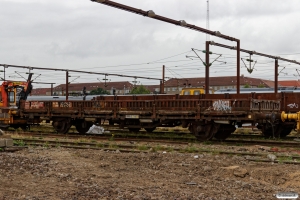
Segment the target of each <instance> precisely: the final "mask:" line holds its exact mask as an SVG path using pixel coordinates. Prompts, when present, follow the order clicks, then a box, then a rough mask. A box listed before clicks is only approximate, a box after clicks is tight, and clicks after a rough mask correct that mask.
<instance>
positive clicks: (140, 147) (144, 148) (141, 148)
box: [137, 145, 149, 151]
mask: <svg viewBox="0 0 300 200" xmlns="http://www.w3.org/2000/svg"><path fill="white" fill-rule="evenodd" d="M137 149H138V150H140V151H146V150H148V149H149V147H147V146H146V145H141V146H138V147H137Z"/></svg>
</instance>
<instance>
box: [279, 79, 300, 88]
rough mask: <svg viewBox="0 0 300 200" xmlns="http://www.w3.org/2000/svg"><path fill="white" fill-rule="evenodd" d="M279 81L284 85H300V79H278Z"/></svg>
mask: <svg viewBox="0 0 300 200" xmlns="http://www.w3.org/2000/svg"><path fill="white" fill-rule="evenodd" d="M278 83H279V84H280V86H283V87H300V81H299V80H287V81H278Z"/></svg>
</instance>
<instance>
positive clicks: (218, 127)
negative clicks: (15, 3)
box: [20, 93, 300, 140]
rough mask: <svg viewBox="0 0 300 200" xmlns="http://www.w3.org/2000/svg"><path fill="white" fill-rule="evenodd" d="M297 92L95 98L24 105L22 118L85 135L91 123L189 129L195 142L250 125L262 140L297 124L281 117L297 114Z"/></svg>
mask: <svg viewBox="0 0 300 200" xmlns="http://www.w3.org/2000/svg"><path fill="white" fill-rule="evenodd" d="M299 100H300V94H298V93H278V94H274V93H268V94H256V93H251V94H200V95H185V96H183V95H124V96H110V95H108V96H99V97H96V98H94V99H93V100H89V101H55V100H52V101H23V102H22V103H21V107H20V115H21V117H23V118H26V119H28V122H30V120H31V119H32V120H33V119H37V118H39V119H45V120H46V121H48V122H50V121H52V124H53V127H54V128H55V129H56V130H57V131H58V132H60V133H66V132H68V130H69V128H70V127H71V126H72V125H75V126H76V128H77V130H78V131H79V132H80V133H85V132H86V131H87V130H88V129H89V128H90V126H91V125H92V123H101V122H103V121H104V120H108V121H109V123H110V124H111V125H113V124H114V125H118V126H119V127H120V128H128V129H129V130H131V131H139V130H140V129H141V128H144V129H145V130H146V131H148V132H152V131H153V130H154V129H155V128H156V127H174V126H182V127H185V128H187V127H188V128H189V130H190V131H191V132H192V133H194V134H195V136H196V137H197V138H198V139H199V140H209V139H211V138H213V137H215V138H218V139H225V138H226V137H228V136H229V135H230V134H231V133H232V132H234V130H235V128H236V127H237V126H241V125H242V124H243V123H251V124H253V126H254V125H256V126H257V127H258V128H260V129H262V130H263V132H264V134H265V135H266V136H268V135H269V136H271V135H274V136H277V137H279V136H281V137H283V136H286V135H287V134H288V133H289V132H290V131H291V130H292V129H293V128H294V127H295V125H296V121H295V120H292V121H290V120H287V121H284V122H283V121H282V120H281V114H282V112H283V111H284V112H285V113H296V112H298V104H299V102H300V101H299Z"/></svg>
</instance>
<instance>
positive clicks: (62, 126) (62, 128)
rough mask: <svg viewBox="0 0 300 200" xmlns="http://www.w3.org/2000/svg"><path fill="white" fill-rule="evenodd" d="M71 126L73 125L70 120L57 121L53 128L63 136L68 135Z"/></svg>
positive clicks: (53, 123) (54, 122) (54, 121)
mask: <svg viewBox="0 0 300 200" xmlns="http://www.w3.org/2000/svg"><path fill="white" fill-rule="evenodd" d="M71 125H72V124H71V122H70V120H68V119H56V120H53V122H52V126H53V127H54V129H55V130H56V131H57V132H58V133H61V134H66V133H68V131H69V129H70V127H71Z"/></svg>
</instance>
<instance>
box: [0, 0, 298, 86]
mask: <svg viewBox="0 0 300 200" xmlns="http://www.w3.org/2000/svg"><path fill="white" fill-rule="evenodd" d="M116 2H119V3H122V4H126V5H128V6H132V7H136V8H140V9H143V10H153V11H154V12H155V13H156V14H158V15H162V16H165V17H168V18H172V19H176V20H185V21H186V22H187V23H190V24H194V25H196V26H200V27H203V28H206V5H207V3H206V0H186V1H182V0H143V1H141V0H127V1H124V0H116ZM299 9H300V1H299V0H286V1H282V0H263V1H262V0H226V1H224V0H210V21H209V24H210V30H212V31H220V32H221V33H222V34H225V35H229V36H231V37H234V38H238V39H240V41H241V48H243V49H247V50H255V51H257V52H261V53H265V54H270V55H280V56H281V57H284V58H288V59H292V60H297V61H300V59H299V56H300V49H299V44H300V34H299V32H300V25H299V19H300V12H299ZM0 13H1V17H0V24H1V28H0V43H1V45H0V49H1V50H0V63H1V64H14V65H25V66H34V67H48V68H49V67H51V68H62V69H74V70H84V71H93V72H101V73H102V72H103V73H118V74H125V75H133V76H146V77H152V78H161V76H162V65H165V66H166V77H172V78H186V77H187V78H188V77H203V76H204V66H203V65H202V64H201V61H200V60H199V59H193V60H191V59H189V58H186V56H195V54H194V53H193V52H191V48H195V49H199V50H203V49H204V48H205V40H206V35H205V34H204V33H201V32H196V31H193V30H189V29H186V28H182V27H180V26H175V25H171V24H167V23H164V22H161V21H157V20H154V19H151V18H147V17H142V16H140V15H136V14H133V13H129V12H126V11H122V10H119V9H116V8H112V7H109V6H105V5H102V4H99V3H95V2H91V1H89V0H63V1H62V0H51V1H50V0H26V1H24V0H0ZM210 39H211V40H213V41H215V42H218V43H222V44H227V45H231V46H235V45H236V43H234V42H230V41H226V40H224V39H221V38H216V37H212V36H211V37H210ZM211 51H212V52H213V53H217V54H222V56H221V57H220V58H219V59H218V61H220V62H214V64H213V65H212V66H211V68H210V76H235V75H236V52H235V51H232V50H228V49H224V48H220V47H211ZM199 55H200V56H201V57H202V59H204V54H203V53H200V52H199ZM241 56H242V57H243V58H246V57H248V55H247V54H241ZM214 57H216V55H213V56H212V59H213V58H214ZM253 59H254V60H257V64H256V65H255V70H254V71H253V73H252V74H249V73H248V72H247V70H246V68H245V66H244V64H243V62H241V74H244V75H245V76H248V77H256V78H264V79H268V80H274V60H271V59H267V58H264V57H258V56H253ZM224 62H226V64H225V63H224ZM279 65H280V67H279V71H281V70H282V69H283V68H284V67H285V68H284V69H283V70H282V72H281V73H280V75H279V80H291V79H300V77H299V76H298V74H297V71H296V69H300V66H298V65H294V64H289V63H286V62H281V61H279ZM6 70H7V73H6V78H7V79H18V80H21V79H20V78H19V75H18V74H16V73H15V71H17V72H18V73H19V74H21V75H22V76H27V75H26V74H25V73H24V72H27V71H28V70H23V69H17V68H8V69H6ZM33 72H34V73H35V75H34V77H37V75H38V74H41V75H40V76H39V77H38V78H37V79H36V80H37V81H43V82H53V83H57V84H60V83H65V73H64V72H52V71H38V70H33ZM70 75H71V76H72V77H70V81H73V80H74V79H75V80H74V81H73V82H74V83H78V82H80V83H83V82H97V81H98V79H100V80H101V79H103V78H104V76H99V75H98V76H96V75H87V74H77V73H70ZM78 76H80V77H78ZM1 77H3V73H1ZM108 78H109V79H110V81H133V79H132V78H118V77H113V76H109V77H108ZM138 81H140V83H142V84H144V85H147V84H159V83H158V81H150V80H143V79H139V80H138ZM35 87H45V86H44V85H43V86H41V85H36V86H35Z"/></svg>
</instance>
